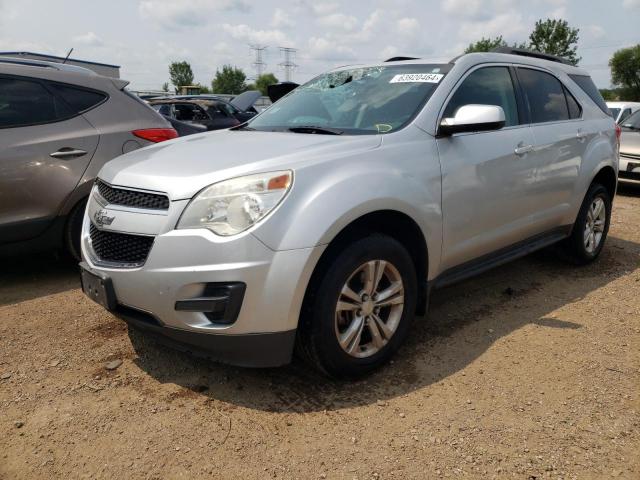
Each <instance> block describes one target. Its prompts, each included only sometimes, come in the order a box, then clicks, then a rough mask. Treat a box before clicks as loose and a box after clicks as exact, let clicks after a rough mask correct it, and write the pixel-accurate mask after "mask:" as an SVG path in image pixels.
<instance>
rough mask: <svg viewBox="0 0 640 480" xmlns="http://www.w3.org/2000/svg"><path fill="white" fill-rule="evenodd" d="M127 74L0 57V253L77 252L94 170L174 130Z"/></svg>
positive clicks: (164, 137)
mask: <svg viewBox="0 0 640 480" xmlns="http://www.w3.org/2000/svg"><path fill="white" fill-rule="evenodd" d="M127 83H128V82H126V81H123V80H119V79H115V78H108V77H103V76H100V75H97V74H95V73H94V72H92V71H90V70H86V69H84V68H81V67H76V66H72V65H63V64H60V63H50V62H40V61H35V60H23V59H15V58H9V57H0V146H1V147H0V253H5V254H12V253H15V252H26V251H32V250H36V249H49V248H59V247H62V246H64V247H66V248H67V249H68V250H69V252H70V253H71V254H72V255H74V256H75V257H76V258H78V259H79V258H80V227H81V225H82V215H83V214H84V208H85V205H86V199H87V197H88V196H89V192H90V191H91V187H92V185H93V182H94V180H95V177H96V174H97V173H98V171H99V170H100V168H102V166H103V165H104V164H105V163H106V162H107V161H108V160H111V159H113V158H115V157H117V156H119V155H122V154H123V153H127V152H130V151H132V150H135V149H137V148H140V147H143V146H146V145H150V144H152V143H155V142H159V141H162V140H168V139H170V138H175V137H176V136H177V134H176V132H175V130H173V129H172V128H171V127H170V125H169V124H168V123H167V122H166V121H165V120H164V119H163V118H162V117H161V116H160V115H158V114H157V113H156V112H154V111H153V110H152V109H151V108H150V107H148V106H147V105H145V104H144V102H142V101H140V100H138V99H137V97H134V96H133V95H131V94H129V93H128V92H127V91H126V90H124V88H125V86H126V85H127Z"/></svg>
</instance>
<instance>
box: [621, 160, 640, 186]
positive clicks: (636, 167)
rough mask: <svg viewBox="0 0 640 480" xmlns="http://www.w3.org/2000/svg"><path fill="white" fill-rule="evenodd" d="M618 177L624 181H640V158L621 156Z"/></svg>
mask: <svg viewBox="0 0 640 480" xmlns="http://www.w3.org/2000/svg"><path fill="white" fill-rule="evenodd" d="M618 165H619V167H618V177H619V178H621V179H623V180H640V158H632V157H626V156H625V155H622V154H621V155H620V163H619V164H618Z"/></svg>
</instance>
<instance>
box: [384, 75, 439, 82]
mask: <svg viewBox="0 0 640 480" xmlns="http://www.w3.org/2000/svg"><path fill="white" fill-rule="evenodd" d="M442 77H444V75H443V74H442V73H401V74H399V75H395V76H394V77H393V78H392V79H391V80H389V83H438V82H439V81H440V80H441V79H442Z"/></svg>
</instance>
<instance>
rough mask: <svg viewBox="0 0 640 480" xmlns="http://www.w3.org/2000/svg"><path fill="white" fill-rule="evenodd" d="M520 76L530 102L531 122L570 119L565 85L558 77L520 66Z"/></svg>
mask: <svg viewBox="0 0 640 480" xmlns="http://www.w3.org/2000/svg"><path fill="white" fill-rule="evenodd" d="M518 78H519V79H520V84H521V85H522V89H523V90H524V93H525V96H526V97H527V100H528V102H529V111H530V112H531V123H544V122H557V121H561V120H568V119H569V108H568V106H567V100H566V97H565V95H564V87H563V86H562V84H561V83H560V81H559V80H558V79H557V78H555V77H554V76H553V75H549V74H548V73H545V72H541V71H540V70H531V69H529V68H519V69H518Z"/></svg>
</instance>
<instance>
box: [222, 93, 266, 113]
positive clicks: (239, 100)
mask: <svg viewBox="0 0 640 480" xmlns="http://www.w3.org/2000/svg"><path fill="white" fill-rule="evenodd" d="M261 96H262V93H260V92H259V91H257V90H249V91H248V92H244V93H241V94H240V95H238V96H237V97H233V100H231V101H230V102H229V103H230V104H231V105H233V106H234V107H236V108H237V109H238V110H241V111H243V112H246V111H247V110H249V109H250V108H251V107H253V104H254V103H256V102H257V101H258V99H259V98H260V97H261Z"/></svg>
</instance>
